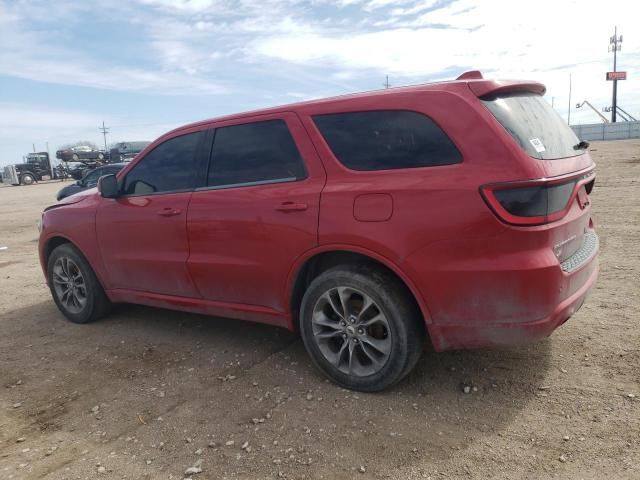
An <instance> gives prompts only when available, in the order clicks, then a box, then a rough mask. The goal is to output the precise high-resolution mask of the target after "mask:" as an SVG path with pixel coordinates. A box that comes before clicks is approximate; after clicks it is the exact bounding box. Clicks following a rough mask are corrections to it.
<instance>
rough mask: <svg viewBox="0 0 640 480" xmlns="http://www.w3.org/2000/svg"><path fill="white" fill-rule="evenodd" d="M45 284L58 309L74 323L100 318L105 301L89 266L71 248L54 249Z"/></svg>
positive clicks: (107, 303) (106, 301)
mask: <svg viewBox="0 0 640 480" xmlns="http://www.w3.org/2000/svg"><path fill="white" fill-rule="evenodd" d="M47 277H48V278H47V280H48V283H49V289H50V290H51V295H52V296H53V300H54V301H55V303H56V305H57V306H58V309H59V310H60V311H61V312H62V313H63V314H64V316H65V317H67V318H68V319H69V320H71V321H72V322H74V323H88V322H91V321H93V320H97V319H98V318H100V317H102V316H104V315H105V314H106V313H107V312H108V310H109V307H110V305H111V304H110V302H109V299H108V298H107V296H106V294H105V293H104V290H103V288H102V286H101V285H100V282H99V281H98V279H97V278H96V275H95V273H94V272H93V270H92V269H91V266H90V265H89V262H87V260H86V259H85V258H84V257H83V256H82V254H81V253H80V252H79V251H78V250H77V249H76V248H75V247H74V246H73V245H71V244H69V243H65V244H62V245H60V246H58V247H56V248H55V249H54V250H53V252H51V255H50V256H49V261H48V263H47Z"/></svg>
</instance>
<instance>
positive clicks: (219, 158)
mask: <svg viewBox="0 0 640 480" xmlns="http://www.w3.org/2000/svg"><path fill="white" fill-rule="evenodd" d="M544 92H545V87H544V86H543V85H541V84H539V83H534V82H520V81H493V80H485V79H483V78H482V77H481V76H480V75H479V74H477V73H472V74H467V75H464V76H463V77H461V78H460V79H458V80H456V81H451V82H444V83H437V84H430V85H422V86H416V87H408V88H396V89H389V90H384V91H379V92H372V93H364V94H356V95H347V96H343V97H338V98H331V99H326V100H318V101H311V102H305V103H299V104H295V105H288V106H285V107H277V108H271V109H266V110H261V111H257V112H252V113H244V114H239V115H231V116H228V117H223V118H219V119H214V120H207V121H204V122H199V123H195V124H191V125H187V126H185V127H182V128H179V129H177V130H174V131H172V132H169V133H167V134H166V135H164V136H162V137H161V138H159V139H158V140H156V141H155V142H154V143H153V144H151V145H150V146H148V147H147V148H146V149H145V150H144V151H143V152H142V153H140V154H139V155H138V157H136V159H135V160H134V161H133V162H131V164H129V165H128V166H127V167H125V168H124V169H123V170H121V171H120V172H119V173H118V174H117V175H108V176H104V177H102V178H101V179H100V181H99V184H98V188H97V190H96V189H91V190H87V191H85V192H82V193H79V194H77V195H73V196H71V197H69V198H66V199H65V200H63V201H62V202H60V203H58V204H56V205H53V206H51V207H49V208H47V209H46V210H45V211H44V213H43V216H42V227H41V228H42V233H41V236H40V246H39V250H40V260H41V263H42V268H43V270H44V273H45V275H46V278H47V282H48V284H49V287H50V289H51V293H52V295H53V299H54V300H55V302H56V304H57V305H58V308H59V309H60V310H61V311H62V313H63V314H64V315H65V316H66V317H67V318H69V319H70V320H71V321H73V322H78V323H85V322H89V321H92V320H95V319H97V318H99V317H101V316H102V315H104V314H105V313H106V312H107V311H108V309H109V306H110V305H111V304H112V303H117V302H131V303H139V304H145V305H152V306H156V307H166V308H172V309H176V310H184V311H190V312H198V313H205V314H209V315H218V316H223V317H231V318H238V319H244V320H251V321H256V322H264V323H269V324H272V325H277V326H281V327H285V328H288V329H289V330H292V331H299V332H300V334H301V336H302V339H303V341H304V344H305V346H306V348H307V350H308V352H309V354H310V355H311V358H312V359H313V361H314V362H315V364H316V365H317V366H318V368H319V369H320V370H321V371H322V372H324V373H325V374H326V375H327V376H328V377H329V378H331V379H332V380H333V381H335V382H336V383H338V384H340V385H342V386H345V387H348V388H352V389H356V390H363V391H374V390H380V389H383V388H385V387H387V386H389V385H391V384H393V383H395V382H397V381H399V380H400V379H401V378H402V377H403V376H405V375H406V374H407V373H408V372H409V371H410V370H411V369H412V367H413V366H414V365H415V363H416V361H417V360H418V358H419V356H420V353H421V351H422V348H423V346H424V344H425V342H426V338H429V339H430V342H431V343H432V344H433V346H434V348H435V349H436V350H437V351H442V350H448V349H460V348H476V347H487V346H496V345H512V344H516V343H520V342H528V341H531V340H534V339H537V338H541V337H545V336H547V335H549V334H550V333H551V332H552V331H553V330H554V329H555V328H557V327H558V326H559V325H561V324H562V323H563V322H565V321H566V320H567V319H568V318H569V317H570V316H571V315H572V314H573V313H574V312H575V311H576V310H578V308H580V306H581V304H582V302H583V301H584V299H585V296H586V295H587V292H588V291H589V289H590V288H591V287H592V286H593V284H594V282H595V280H596V275H597V270H598V267H597V252H598V237H597V236H596V234H595V233H594V229H593V222H592V220H591V214H590V212H591V207H590V200H589V193H590V192H591V190H592V188H593V185H594V178H595V173H594V164H593V162H592V160H591V157H590V156H589V153H588V152H587V147H588V144H587V143H586V142H581V141H579V140H578V139H577V138H576V136H575V135H574V133H573V132H572V131H571V129H570V128H569V127H568V126H567V125H566V124H565V123H564V122H563V121H562V119H561V118H560V117H559V116H558V115H557V114H556V113H555V112H554V111H553V109H552V108H551V107H550V105H549V104H548V103H547V102H546V101H545V100H544V99H543V98H542V95H543V94H544Z"/></svg>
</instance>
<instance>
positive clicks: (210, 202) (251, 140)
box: [188, 113, 325, 312]
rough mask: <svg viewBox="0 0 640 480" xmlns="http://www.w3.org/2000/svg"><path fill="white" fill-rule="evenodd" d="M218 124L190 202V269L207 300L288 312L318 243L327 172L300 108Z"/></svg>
mask: <svg viewBox="0 0 640 480" xmlns="http://www.w3.org/2000/svg"><path fill="white" fill-rule="evenodd" d="M214 127H215V131H214V139H213V146H212V151H211V160H210V165H209V172H208V176H207V182H206V183H207V185H206V186H205V187H203V188H200V189H198V190H196V191H195V192H194V194H193V197H192V199H191V204H190V206H189V216H188V232H189V241H190V247H191V254H190V257H189V270H190V272H191V275H192V277H193V279H194V281H195V282H196V285H197V287H198V290H199V293H200V294H201V295H202V297H203V298H205V299H207V300H213V301H218V302H225V303H232V304H243V305H253V306H262V307H268V308H271V309H274V310H277V311H280V312H283V311H285V310H286V305H285V299H284V295H283V294H284V290H285V284H286V279H287V276H288V274H289V272H290V269H291V266H292V264H293V263H294V261H295V260H296V259H297V258H298V257H299V256H300V255H302V254H303V253H304V252H306V251H307V250H309V249H311V248H313V247H315V246H316V245H317V244H318V214H319V204H320V192H321V190H322V188H323V186H324V183H325V173H324V170H323V168H322V165H321V164H320V160H319V159H318V157H317V155H316V152H315V150H314V149H313V146H312V145H311V143H310V141H309V139H308V137H307V134H306V132H305V131H304V129H303V127H302V125H301V124H300V121H299V120H298V118H297V116H296V115H294V114H293V113H290V114H277V115H268V116H266V115H265V116H261V117H260V118H259V119H242V120H236V121H234V122H224V123H219V124H215V125H214Z"/></svg>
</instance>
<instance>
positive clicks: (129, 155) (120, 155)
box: [108, 142, 151, 162]
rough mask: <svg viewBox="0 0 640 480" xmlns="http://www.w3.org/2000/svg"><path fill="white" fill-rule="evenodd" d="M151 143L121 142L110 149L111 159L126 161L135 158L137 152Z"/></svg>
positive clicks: (113, 160) (112, 160)
mask: <svg viewBox="0 0 640 480" xmlns="http://www.w3.org/2000/svg"><path fill="white" fill-rule="evenodd" d="M149 145H151V142H119V143H116V144H115V145H113V146H112V147H111V149H110V150H109V155H108V157H109V161H111V162H125V161H130V160H133V159H134V158H135V156H136V155H137V154H139V153H140V152H141V151H143V150H144V149H145V148H147V147H148V146H149Z"/></svg>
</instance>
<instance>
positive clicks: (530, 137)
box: [482, 93, 584, 160]
mask: <svg viewBox="0 0 640 480" xmlns="http://www.w3.org/2000/svg"><path fill="white" fill-rule="evenodd" d="M482 103H484V105H485V106H486V107H487V108H488V109H489V111H490V112H491V113H492V114H493V116H494V117H496V119H497V120H498V121H499V122H500V123H501V124H502V126H503V127H504V128H505V130H507V132H509V133H510V134H511V136H512V137H513V138H514V139H515V141H516V142H518V143H519V144H520V146H521V147H522V148H523V149H524V151H525V152H527V154H529V156H531V157H534V158H538V159H540V160H553V159H557V158H566V157H575V156H576V155H580V154H582V153H584V149H581V148H578V144H579V143H580V140H578V137H576V134H575V133H573V130H571V128H569V126H568V125H567V124H566V122H565V121H564V120H563V119H562V117H560V115H558V113H557V112H556V111H555V110H554V109H553V108H552V107H551V105H549V104H548V103H547V102H546V101H545V100H544V99H543V98H542V97H541V96H540V95H535V94H530V93H529V94H514V95H506V96H499V97H492V98H487V99H484V100H483V101H482Z"/></svg>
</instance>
